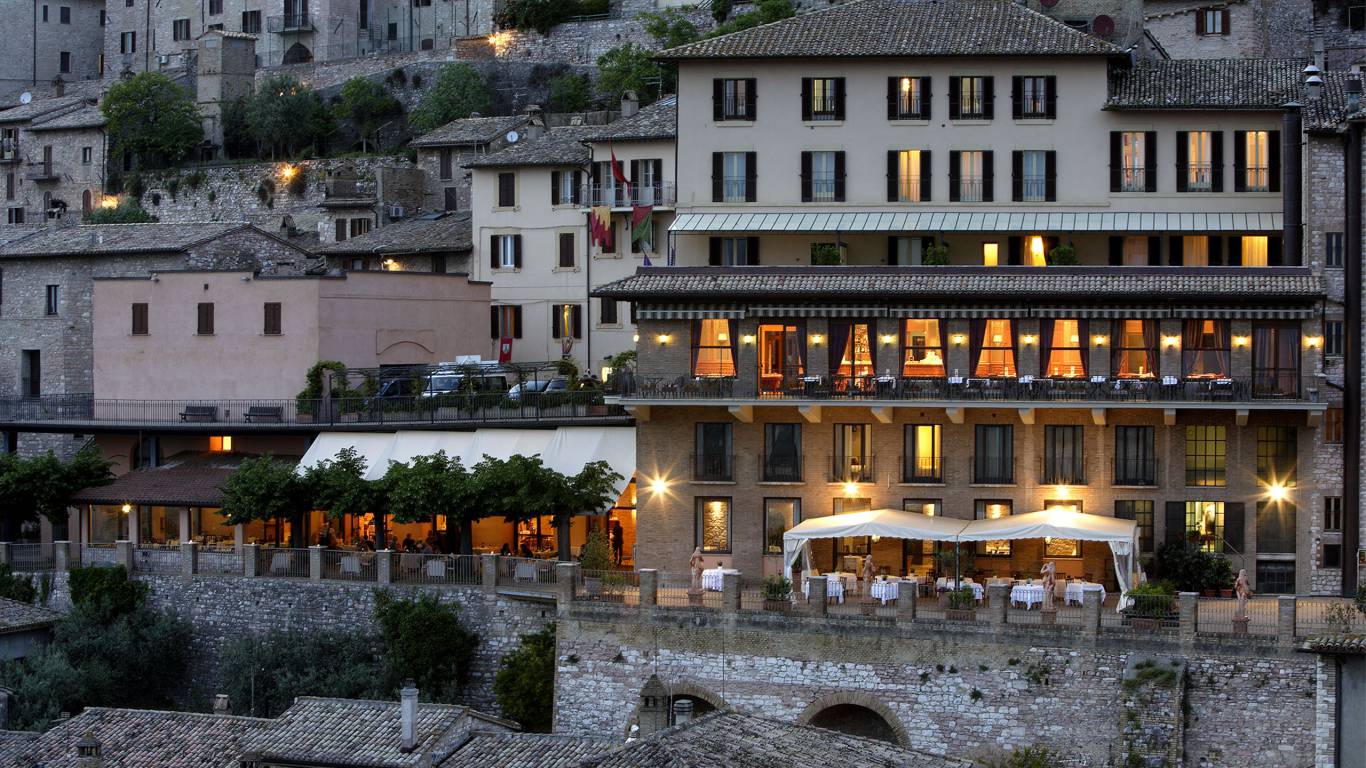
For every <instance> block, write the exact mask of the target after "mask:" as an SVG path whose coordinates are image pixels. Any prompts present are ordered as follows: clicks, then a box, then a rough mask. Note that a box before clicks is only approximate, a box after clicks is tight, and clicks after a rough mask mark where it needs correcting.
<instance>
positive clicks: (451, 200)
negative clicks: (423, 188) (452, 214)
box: [442, 187, 460, 211]
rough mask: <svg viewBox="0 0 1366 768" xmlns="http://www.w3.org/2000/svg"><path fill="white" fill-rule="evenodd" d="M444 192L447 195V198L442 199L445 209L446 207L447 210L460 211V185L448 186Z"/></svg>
mask: <svg viewBox="0 0 1366 768" xmlns="http://www.w3.org/2000/svg"><path fill="white" fill-rule="evenodd" d="M442 192H443V193H444V196H445V199H444V200H443V201H442V202H443V209H444V210H447V211H458V210H460V190H459V188H458V187H446V188H445V189H444V190H442Z"/></svg>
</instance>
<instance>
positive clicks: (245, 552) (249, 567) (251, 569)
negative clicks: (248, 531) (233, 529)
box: [237, 525, 261, 578]
mask: <svg viewBox="0 0 1366 768" xmlns="http://www.w3.org/2000/svg"><path fill="white" fill-rule="evenodd" d="M237 529H238V530H239V531H240V530H242V526H240V525H239V526H237ZM237 551H238V552H240V553H241V554H242V575H243V576H247V577H251V578H255V577H257V576H260V575H261V573H260V571H259V568H260V563H261V557H260V554H261V545H260V544H242V545H239V546H238V548H237Z"/></svg>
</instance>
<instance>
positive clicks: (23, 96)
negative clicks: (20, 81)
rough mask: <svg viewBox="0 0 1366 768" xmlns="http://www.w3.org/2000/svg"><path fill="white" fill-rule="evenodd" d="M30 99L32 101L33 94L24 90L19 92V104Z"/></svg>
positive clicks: (25, 102)
mask: <svg viewBox="0 0 1366 768" xmlns="http://www.w3.org/2000/svg"><path fill="white" fill-rule="evenodd" d="M30 101H33V94H31V93H29V92H28V91H24V92H23V93H21V94H19V103H20V104H27V103H29V102H30Z"/></svg>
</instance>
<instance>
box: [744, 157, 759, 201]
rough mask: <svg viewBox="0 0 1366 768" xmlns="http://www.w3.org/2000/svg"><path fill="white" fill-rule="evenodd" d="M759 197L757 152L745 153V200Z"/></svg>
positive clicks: (753, 199)
mask: <svg viewBox="0 0 1366 768" xmlns="http://www.w3.org/2000/svg"><path fill="white" fill-rule="evenodd" d="M758 199H759V153H758V152H746V153H745V202H747V203H752V202H755V201H756V200H758Z"/></svg>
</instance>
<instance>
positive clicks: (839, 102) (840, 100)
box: [835, 77, 844, 120]
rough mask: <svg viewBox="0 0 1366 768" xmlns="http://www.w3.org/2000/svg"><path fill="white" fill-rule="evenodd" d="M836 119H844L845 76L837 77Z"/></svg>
mask: <svg viewBox="0 0 1366 768" xmlns="http://www.w3.org/2000/svg"><path fill="white" fill-rule="evenodd" d="M835 119H836V120H843V119H844V78H842V77H837V78H835Z"/></svg>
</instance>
